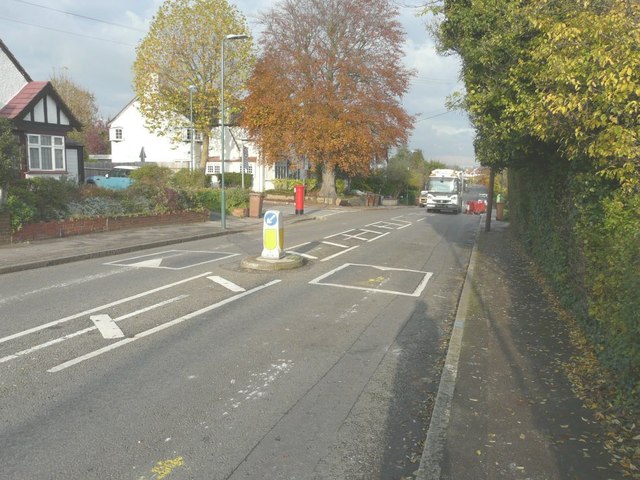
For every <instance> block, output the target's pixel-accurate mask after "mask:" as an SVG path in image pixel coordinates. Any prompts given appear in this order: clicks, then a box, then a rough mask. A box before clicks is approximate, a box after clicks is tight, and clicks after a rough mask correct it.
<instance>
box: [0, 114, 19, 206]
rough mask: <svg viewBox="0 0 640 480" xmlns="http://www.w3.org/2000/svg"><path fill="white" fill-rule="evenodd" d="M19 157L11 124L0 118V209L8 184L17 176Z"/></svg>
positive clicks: (16, 140) (5, 197)
mask: <svg viewBox="0 0 640 480" xmlns="http://www.w3.org/2000/svg"><path fill="white" fill-rule="evenodd" d="M19 155H20V150H19V147H18V138H17V137H16V135H15V134H14V133H13V126H12V125H11V122H9V120H7V119H6V118H0V207H1V206H2V205H4V203H5V201H6V199H7V190H8V188H9V184H10V183H11V181H12V180H14V179H15V178H16V177H17V175H18V170H19V158H20V157H19Z"/></svg>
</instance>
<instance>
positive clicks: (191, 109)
mask: <svg viewBox="0 0 640 480" xmlns="http://www.w3.org/2000/svg"><path fill="white" fill-rule="evenodd" d="M187 88H188V89H189V123H190V125H189V128H190V129H191V171H192V172H193V171H194V170H195V169H196V164H195V161H194V156H193V150H194V144H193V137H194V136H195V133H196V132H195V129H194V128H193V92H195V91H196V86H195V85H189V86H188V87H187Z"/></svg>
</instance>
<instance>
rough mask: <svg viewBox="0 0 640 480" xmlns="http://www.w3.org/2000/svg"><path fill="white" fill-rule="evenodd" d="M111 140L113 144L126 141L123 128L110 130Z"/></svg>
mask: <svg viewBox="0 0 640 480" xmlns="http://www.w3.org/2000/svg"><path fill="white" fill-rule="evenodd" d="M109 140H111V141H112V142H121V141H123V140H124V133H123V131H122V127H113V128H111V129H110V130H109Z"/></svg>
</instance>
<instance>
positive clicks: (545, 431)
mask: <svg viewBox="0 0 640 480" xmlns="http://www.w3.org/2000/svg"><path fill="white" fill-rule="evenodd" d="M264 208H265V210H266V209H271V208H277V209H279V210H281V211H282V213H283V215H284V217H285V224H286V223H288V222H291V221H300V220H304V219H309V218H314V217H316V216H321V215H323V214H324V213H326V212H324V210H326V209H325V208H324V207H322V206H319V207H317V208H311V209H309V208H305V215H304V216H296V215H294V209H293V206H292V205H269V204H265V206H264ZM327 208H330V207H327ZM480 225H481V227H482V230H481V231H479V232H478V238H477V243H476V246H475V247H474V250H473V253H472V256H471V262H470V266H469V271H468V274H467V277H466V280H465V283H464V287H463V291H462V294H461V298H460V302H459V305H458V310H457V313H456V319H455V323H454V326H453V329H452V335H451V339H450V342H449V348H448V353H447V358H446V361H445V365H444V368H443V372H442V378H441V381H440V385H439V389H438V394H437V398H436V402H435V406H434V410H433V414H432V418H431V423H430V426H429V430H428V435H427V439H426V442H425V447H424V452H423V455H422V459H421V462H420V467H419V469H418V470H417V471H416V473H415V479H416V480H441V479H442V480H445V479H446V480H449V479H451V480H467V479H468V480H482V479H491V480H498V479H517V480H520V479H522V480H543V479H544V480H556V479H557V480H561V479H562V480H564V479H584V480H591V479H594V480H600V479H602V480H608V479H619V478H623V475H622V474H621V472H619V471H617V470H616V469H615V467H614V466H612V465H613V464H612V457H611V455H610V454H609V453H608V452H607V451H606V450H605V448H604V442H605V440H606V435H605V432H603V431H602V429H601V427H600V425H599V424H598V423H597V421H596V420H595V419H594V415H593V412H592V411H590V410H588V409H587V408H585V407H584V406H583V404H582V402H581V401H580V400H579V399H578V398H577V397H576V395H575V394H574V393H573V391H572V390H571V384H570V382H569V380H568V379H567V377H566V375H565V373H564V370H563V368H562V364H563V363H564V362H569V361H570V358H571V355H572V353H573V352H572V351H571V344H570V341H569V338H568V333H567V329H566V327H565V325H564V324H563V323H562V321H561V320H560V319H559V317H558V315H557V313H556V312H555V311H554V308H553V306H552V305H551V303H550V302H549V301H548V300H547V298H546V296H545V294H544V292H543V290H542V288H541V286H540V284H539V282H537V281H536V279H535V278H534V276H533V274H532V272H531V269H530V265H529V263H528V261H527V260H526V258H524V257H523V256H522V255H520V254H519V253H518V249H517V246H516V243H515V240H514V239H513V238H512V236H511V235H510V234H509V229H508V223H506V222H498V221H495V220H494V221H493V222H492V226H491V231H490V232H484V221H483V220H482V221H481V222H480ZM261 226H262V219H260V218H235V217H228V218H227V229H225V230H224V231H223V230H222V229H221V228H220V222H219V221H211V222H205V223H195V224H187V225H173V226H161V227H154V228H144V229H136V230H123V231H117V232H106V233H99V234H89V235H82V236H77V237H67V238H61V239H55V240H46V241H39V242H32V243H25V244H14V245H3V246H0V274H6V273H9V272H16V271H20V270H26V269H32V268H40V267H44V266H48V265H55V264H61V263H66V262H72V261H77V260H82V259H88V258H97V257H103V256H107V255H115V254H120V253H127V252H131V251H135V250H141V249H146V248H152V247H160V246H165V245H170V244H176V243H181V242H186V241H191V240H195V239H202V238H209V237H214V236H218V235H225V234H229V233H235V232H238V231H246V230H249V229H256V230H257V229H259V228H261Z"/></svg>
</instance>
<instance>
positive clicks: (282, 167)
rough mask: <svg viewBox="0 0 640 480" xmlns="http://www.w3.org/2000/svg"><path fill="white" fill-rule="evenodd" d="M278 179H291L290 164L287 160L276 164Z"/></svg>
mask: <svg viewBox="0 0 640 480" xmlns="http://www.w3.org/2000/svg"><path fill="white" fill-rule="evenodd" d="M276 178H289V164H288V162H287V161H286V160H285V161H281V162H276Z"/></svg>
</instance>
